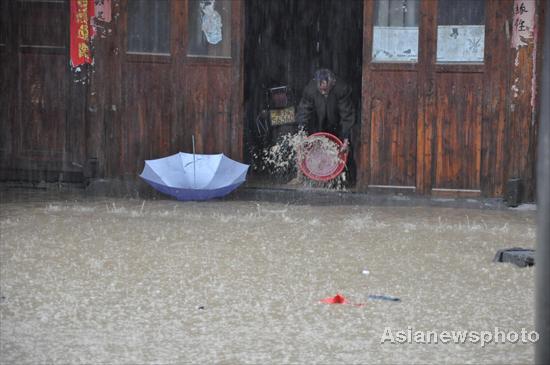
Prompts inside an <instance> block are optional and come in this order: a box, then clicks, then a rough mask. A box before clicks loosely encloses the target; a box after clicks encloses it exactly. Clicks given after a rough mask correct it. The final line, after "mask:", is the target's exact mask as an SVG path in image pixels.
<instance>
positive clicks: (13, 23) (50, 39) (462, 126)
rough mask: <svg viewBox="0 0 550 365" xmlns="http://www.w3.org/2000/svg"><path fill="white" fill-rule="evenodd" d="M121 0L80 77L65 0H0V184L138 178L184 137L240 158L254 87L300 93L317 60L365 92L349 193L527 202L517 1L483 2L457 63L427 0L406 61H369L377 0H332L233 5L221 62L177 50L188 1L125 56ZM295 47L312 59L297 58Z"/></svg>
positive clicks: (531, 81)
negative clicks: (468, 49) (468, 57)
mask: <svg viewBox="0 0 550 365" xmlns="http://www.w3.org/2000/svg"><path fill="white" fill-rule="evenodd" d="M128 1H129V0H112V4H113V11H112V12H113V20H112V21H111V22H110V23H105V24H102V23H100V26H101V28H102V31H101V32H103V33H102V34H100V36H98V37H96V39H95V40H94V49H93V53H94V59H95V62H94V65H93V66H91V67H84V68H82V72H80V73H75V72H74V70H72V69H71V68H70V67H69V59H68V49H69V36H68V28H69V18H68V17H69V6H68V0H47V1H46V0H44V1H41V0H37V1H29V0H7V1H0V65H1V66H2V67H1V71H0V73H1V77H2V80H1V81H2V82H1V84H0V92H1V93H0V99H1V100H0V128H1V129H2V131H3V132H2V133H1V134H0V179H1V180H19V181H40V180H51V181H53V180H55V181H57V180H71V179H72V180H78V179H82V178H83V176H84V175H85V174H86V171H85V169H86V167H87V166H88V165H89V162H90V161H94V160H97V163H98V165H97V166H98V168H99V170H98V171H97V175H96V177H105V178H120V177H128V178H135V177H136V175H137V174H138V173H139V172H140V170H141V168H142V167H143V162H144V160H145V159H152V158H157V157H161V156H164V155H166V154H171V153H175V152H177V151H180V150H187V151H189V150H191V136H192V135H194V136H195V138H196V147H197V152H199V153H211V152H219V151H223V152H225V153H226V154H228V155H230V156H231V157H233V158H236V159H239V160H242V159H244V157H245V153H246V151H244V150H245V146H244V144H243V142H244V138H245V137H244V136H245V135H246V133H248V129H249V128H250V125H251V120H250V118H253V117H254V116H255V115H254V114H255V111H256V110H257V109H255V108H258V107H259V104H261V101H260V96H259V92H258V91H257V90H258V89H262V88H264V87H266V86H270V85H269V83H271V82H272V81H273V80H274V79H276V80H280V79H282V81H283V82H289V80H290V82H291V83H292V82H293V83H294V84H293V85H291V86H293V87H294V88H295V89H296V91H297V94H298V97H299V92H300V91H301V90H300V89H301V87H303V85H304V84H305V82H306V81H307V79H308V78H309V77H310V75H308V71H313V69H315V68H317V67H320V66H326V67H332V68H334V69H335V71H336V72H337V73H339V74H341V75H343V77H344V78H348V79H352V81H351V83H352V84H353V85H355V86H354V93H355V97H356V100H357V101H358V102H359V101H360V102H361V104H360V108H359V109H361V114H360V118H361V121H360V129H361V131H360V138H359V139H358V141H357V142H358V145H357V146H356V147H358V157H359V161H358V184H357V189H358V190H359V191H369V190H375V189H386V188H391V189H394V188H396V189H398V190H403V189H405V190H406V191H414V192H416V193H418V194H455V195H474V196H496V197H499V196H503V195H504V194H505V186H506V182H507V180H508V179H510V178H516V177H519V178H522V179H523V181H524V184H525V194H524V199H527V200H532V199H533V197H534V191H535V186H534V165H535V152H534V151H535V147H536V131H537V110H538V109H537V105H538V104H537V103H538V102H539V101H538V99H537V94H536V91H537V87H538V84H537V82H538V69H537V65H538V64H540V55H541V54H542V52H540V44H541V42H542V37H541V36H540V35H539V36H538V38H534V39H532V40H530V41H529V42H528V44H527V46H526V47H521V48H513V47H511V46H510V37H511V34H512V22H513V5H514V0H487V1H486V7H485V11H486V19H487V21H486V28H485V29H486V41H485V44H486V53H485V60H484V64H483V65H467V66H460V65H452V66H445V65H436V63H435V61H434V57H435V56H434V54H435V48H436V33H435V31H436V18H435V14H436V8H437V2H436V1H423V2H422V5H421V25H420V37H421V38H420V44H421V47H420V54H419V61H418V63H417V64H415V65H406V64H405V65H403V64H401V65H391V64H386V65H380V64H375V63H372V62H371V60H370V55H371V51H372V48H371V41H372V21H371V20H372V16H373V5H374V3H373V1H372V0H365V1H364V2H361V3H360V4H359V5H358V6H357V8H358V9H360V8H362V10H363V14H362V15H358V14H357V11H352V10H350V9H351V7H346V8H345V9H344V10H342V9H340V10H338V9H336V8H334V7H337V5H335V4H336V3H337V2H335V1H328V0H323V1H321V2H319V3H318V4H317V5H319V6H318V7H315V6H311V2H309V1H306V0H284V3H285V4H286V5H285V6H284V7H282V8H281V6H280V4H279V3H277V4H276V3H275V2H274V1H255V0H249V1H245V0H235V1H232V2H231V4H232V5H231V6H232V8H231V9H232V17H231V25H232V33H231V34H232V36H231V37H232V42H231V46H232V48H231V49H232V51H231V58H229V59H207V58H201V57H199V58H197V57H189V56H188V55H187V53H186V49H187V47H188V39H187V37H188V35H187V25H188V24H187V21H188V14H187V11H188V7H187V4H188V1H189V0H181V1H171V2H170V4H171V5H170V6H171V9H170V12H171V17H170V19H171V23H170V52H169V54H167V55H166V54H161V55H144V54H131V53H128V52H127V50H128V48H127V43H126V42H127V40H126V39H127V25H128V20H127V12H128ZM358 3H359V2H358V1H356V2H353V4H358ZM544 3H545V2H544V1H541V0H537V1H536V7H537V20H536V22H537V23H536V24H535V25H539V26H540V23H539V19H541V18H542V16H541V15H542V12H543V11H544V10H545V5H544ZM272 8H276V9H277V11H278V13H277V14H279V15H278V17H277V18H274V19H269V16H270V14H271V12H270V11H268V10H269V9H271V10H272ZM245 10H246V11H245ZM285 10H288V12H289V14H290V15H292V14H294V15H292V16H287V17H285V14H284V13H285ZM321 10H323V11H325V12H327V11H328V13H329V14H330V15H331V16H329V17H326V16H324V15H323V14H324V13H323V14H322V12H321ZM350 12H351V13H350ZM303 14H309V16H306V17H300V15H303ZM341 18H342V19H341ZM343 18H345V19H343ZM293 19H298V20H299V23H295V22H294V21H293ZM358 19H361V21H360V22H359V23H357V20H358ZM342 22H344V23H345V26H342V25H341V24H342ZM346 22H347V23H346ZM317 23H319V24H317ZM356 23H357V24H356ZM264 24H265V28H262V25H264ZM320 24H323V25H324V26H325V28H324V29H326V30H327V31H326V32H323V31H322V30H321V29H320V28H319V27H320ZM270 26H271V28H270ZM245 27H248V30H250V29H252V28H254V27H255V28H254V29H256V30H257V31H258V32H259V33H261V34H257V33H246V34H245ZM342 27H343V28H342ZM360 28H362V29H360ZM342 29H345V30H344V31H342ZM361 32H362V33H361ZM325 33H326V34H325ZM259 35H261V37H263V38H262V41H261V43H259V40H258V37H259ZM103 36H104V37H103ZM354 36H357V37H358V39H359V40H361V39H362V40H361V41H362V42H363V44H362V46H363V47H362V54H361V53H360V52H357V48H356V47H355V46H352V44H355V43H354V41H353V39H355V38H353V37H354ZM297 47H298V48H300V47H301V48H300V49H302V50H307V52H306V51H303V53H301V55H302V56H304V55H305V56H308V57H311V58H312V59H307V57H295V58H292V56H293V54H294V53H293V52H295V48H297ZM354 47H355V48H354ZM245 48H247V50H246V52H247V55H246V57H245ZM332 51H334V52H332ZM275 54H282V55H284V57H282V58H281V59H280V61H281V62H279V63H277V62H275V60H274V58H273V57H272V55H275ZM292 59H294V61H292ZM289 60H290V62H289ZM264 66H265V70H264V71H262V68H263V67H264ZM359 75H362V76H361V79H360V82H359V80H357V77H358V76H359ZM285 78H286V80H285ZM83 79H84V80H85V81H86V82H81V81H82V80H83ZM245 80H246V83H247V84H246V85H247V93H246V95H245V94H244V86H243V83H244V82H245ZM254 88H256V89H254ZM518 90H519V92H517V91H518ZM245 105H246V106H247V110H248V112H247V113H244V107H245ZM248 108H249V109H248ZM391 189H390V190H391Z"/></svg>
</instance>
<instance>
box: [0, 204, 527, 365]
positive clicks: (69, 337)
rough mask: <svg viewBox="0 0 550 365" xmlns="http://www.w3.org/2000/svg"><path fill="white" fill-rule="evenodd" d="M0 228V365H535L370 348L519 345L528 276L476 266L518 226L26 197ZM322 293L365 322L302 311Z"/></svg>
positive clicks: (518, 232) (479, 354)
mask: <svg viewBox="0 0 550 365" xmlns="http://www.w3.org/2000/svg"><path fill="white" fill-rule="evenodd" d="M0 223H1V226H0V228H1V245H0V264H1V267H0V274H1V276H0V295H1V299H0V319H1V327H0V350H1V351H0V353H1V354H0V362H1V363H2V364H39V363H53V364H81V363H87V364H90V363H93V364H98V363H101V364H146V363H155V364H168V363H200V364H203V363H227V364H234V363H277V364H280V363H383V364H389V363H392V364H394V363H432V364H441V363H476V364H497V363H498V364H501V363H517V364H525V363H532V362H533V361H534V345H533V344H531V343H526V344H524V343H522V342H521V341H520V342H518V343H498V344H495V343H490V344H486V345H485V346H481V344H480V343H472V342H468V343H463V344H454V343H441V342H438V343H437V344H436V343H414V341H411V342H412V343H409V342H405V343H393V344H392V343H391V342H389V341H386V342H384V343H381V339H382V337H383V335H384V334H385V331H386V330H387V329H388V328H389V329H390V330H391V331H392V333H393V334H394V335H395V334H396V332H397V331H406V330H408V329H409V328H411V330H412V331H439V332H441V331H456V330H468V331H491V332H493V331H494V330H495V327H497V328H498V329H500V330H503V331H515V332H517V333H521V330H522V329H525V330H526V331H532V330H533V329H534V300H533V297H534V283H533V281H534V270H533V268H523V269H521V268H518V267H515V266H513V265H511V264H496V263H493V262H492V259H493V256H494V255H495V252H496V251H497V250H498V249H501V248H507V247H514V246H521V247H525V248H533V247H534V245H535V212H534V211H521V210H520V211H518V210H466V209H453V208H440V207H439V208H435V207H376V206H308V205H284V204H275V203H263V202H241V201H213V202H203V203H181V202H176V201H171V200H147V201H142V200H124V199H107V198H105V199H98V198H95V199H93V198H83V197H76V198H71V197H67V196H63V195H60V196H58V197H53V198H52V197H49V198H47V199H42V198H41V197H40V196H39V195H38V196H37V195H33V194H31V195H29V196H27V197H25V198H22V199H16V198H13V197H10V196H4V198H3V201H2V204H1V213H0ZM364 270H368V271H369V272H370V274H369V275H365V274H363V273H362V272H363V271H364ZM336 293H340V294H342V295H344V296H345V297H346V298H348V299H349V300H350V301H351V302H354V303H366V305H364V306H352V305H327V304H321V303H319V301H320V299H322V298H325V297H329V296H333V295H335V294H336ZM371 294H385V295H392V296H397V297H399V298H401V301H400V302H389V301H372V300H368V298H367V297H368V295H371Z"/></svg>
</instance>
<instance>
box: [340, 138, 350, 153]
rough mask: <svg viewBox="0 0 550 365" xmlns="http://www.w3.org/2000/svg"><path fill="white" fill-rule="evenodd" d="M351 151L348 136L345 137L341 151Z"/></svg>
mask: <svg viewBox="0 0 550 365" xmlns="http://www.w3.org/2000/svg"><path fill="white" fill-rule="evenodd" d="M348 151H349V140H348V139H347V138H346V139H344V144H343V145H342V147H341V148H340V152H341V153H347V152H348Z"/></svg>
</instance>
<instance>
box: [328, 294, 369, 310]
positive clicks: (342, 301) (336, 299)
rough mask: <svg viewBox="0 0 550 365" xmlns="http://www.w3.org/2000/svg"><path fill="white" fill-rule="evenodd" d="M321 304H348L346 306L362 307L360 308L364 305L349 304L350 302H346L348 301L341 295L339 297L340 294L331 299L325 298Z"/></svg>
mask: <svg viewBox="0 0 550 365" xmlns="http://www.w3.org/2000/svg"><path fill="white" fill-rule="evenodd" d="M321 303H325V304H348V305H353V306H354V307H362V306H364V305H365V303H350V302H348V300H347V299H346V298H345V297H344V296H343V295H340V294H336V295H335V296H333V297H328V298H325V299H321Z"/></svg>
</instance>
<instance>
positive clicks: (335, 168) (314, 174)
mask: <svg viewBox="0 0 550 365" xmlns="http://www.w3.org/2000/svg"><path fill="white" fill-rule="evenodd" d="M311 137H322V138H325V139H327V140H328V141H329V142H332V143H333V144H334V145H335V147H336V148H338V149H341V148H342V146H343V145H344V143H343V142H342V141H341V140H340V139H339V138H338V137H336V136H335V135H334V134H331V133H326V132H318V133H314V134H312V135H311V136H309V137H308V138H311ZM302 153H303V155H304V156H303V158H302V161H300V170H302V172H303V173H304V175H306V176H307V177H308V178H310V179H312V180H317V181H330V180H332V179H334V178H336V177H337V176H338V175H340V174H341V173H342V171H344V168H345V167H346V161H347V160H348V153H347V152H340V153H339V154H338V158H334V156H330V154H329V153H328V152H327V151H326V149H324V148H322V142H320V143H315V140H314V139H313V142H312V143H311V144H310V145H308V146H307V147H305V149H304V150H303V151H302Z"/></svg>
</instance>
